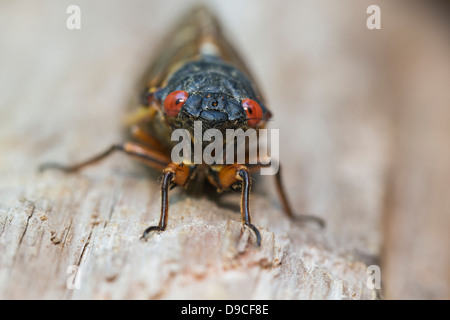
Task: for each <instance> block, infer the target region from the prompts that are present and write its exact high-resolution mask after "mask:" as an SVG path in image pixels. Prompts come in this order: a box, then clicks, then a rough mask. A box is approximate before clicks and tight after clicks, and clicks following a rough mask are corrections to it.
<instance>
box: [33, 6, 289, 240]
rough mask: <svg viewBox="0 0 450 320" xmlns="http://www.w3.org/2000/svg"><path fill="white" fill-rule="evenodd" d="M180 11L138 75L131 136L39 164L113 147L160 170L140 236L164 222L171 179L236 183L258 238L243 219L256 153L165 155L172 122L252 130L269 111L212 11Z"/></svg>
mask: <svg viewBox="0 0 450 320" xmlns="http://www.w3.org/2000/svg"><path fill="white" fill-rule="evenodd" d="M187 16H188V17H189V18H188V19H186V20H185V21H184V22H183V23H182V24H181V25H179V26H178V27H177V28H176V29H175V30H174V32H173V33H171V34H170V36H169V37H168V39H167V41H166V43H165V44H164V46H163V50H162V51H161V52H160V54H159V55H158V57H157V59H156V60H155V62H154V64H153V65H152V66H151V67H150V68H149V71H148V72H147V73H146V75H145V85H144V88H143V92H142V93H141V99H140V101H141V106H140V107H139V108H136V112H135V113H134V114H133V115H132V116H131V117H130V119H131V120H130V128H131V133H132V137H133V138H132V139H131V141H129V142H125V143H121V144H117V145H113V146H111V147H110V148H109V149H107V150H106V151H105V152H103V153H101V154H99V155H98V156H96V157H93V158H91V159H89V160H87V161H85V162H83V163H80V164H78V165H74V166H61V165H57V164H47V165H44V166H43V167H42V168H43V169H47V168H57V169H62V170H65V171H76V170H78V169H80V168H82V167H84V166H86V165H89V164H93V163H95V162H97V161H99V160H101V159H103V158H105V157H106V156H108V155H109V154H111V153H112V152H113V151H122V152H124V153H126V154H128V155H131V156H133V157H135V158H138V159H139V160H142V161H143V162H144V163H146V164H147V165H149V166H150V167H152V168H155V169H157V170H161V171H162V182H161V197H162V199H161V217H160V221H159V224H158V225H156V226H151V227H149V228H147V229H146V230H145V231H144V234H143V236H142V238H143V239H146V238H147V237H148V236H149V235H150V234H151V233H152V232H153V231H164V230H165V229H166V227H167V222H168V214H169V198H168V194H169V190H170V189H171V187H172V186H181V187H183V188H188V187H189V186H190V185H192V184H193V183H202V181H198V179H199V177H206V178H207V181H208V182H209V183H210V184H212V185H213V186H214V187H215V188H216V189H217V191H218V192H222V191H225V190H228V189H230V188H233V189H236V188H238V189H240V190H241V192H242V197H241V215H242V223H243V225H244V226H246V227H249V228H250V229H251V230H252V231H253V232H254V234H255V236H256V242H257V245H260V243H261V236H260V232H259V231H258V229H257V228H256V227H255V226H254V225H253V224H252V222H251V216H250V208H249V197H250V187H251V178H250V175H251V173H253V172H255V171H257V170H259V169H260V168H261V167H262V166H263V165H262V164H260V163H259V162H258V160H257V159H256V160H255V159H247V160H248V163H237V162H236V163H231V164H230V163H227V164H215V165H208V164H205V163H194V162H193V161H191V159H184V160H183V161H178V162H174V161H172V159H171V149H172V148H173V147H174V143H175V142H174V141H172V139H171V136H172V132H173V131H174V130H176V129H185V130H187V131H189V132H190V133H192V134H194V123H195V122H200V123H201V126H202V131H205V130H207V129H210V128H214V129H217V130H219V131H220V132H222V133H223V135H224V136H225V132H226V130H227V129H243V130H247V129H249V128H252V129H255V130H258V129H260V128H263V127H264V126H265V124H266V122H267V120H269V119H270V118H271V113H270V111H269V110H268V108H267V106H266V104H265V102H264V99H263V97H262V95H261V93H260V91H259V89H258V88H257V86H256V85H255V81H254V79H253V78H252V77H251V75H250V73H249V71H248V70H247V68H246V67H245V65H244V64H243V62H242V60H241V59H240V57H239V55H238V54H237V53H236V51H235V49H234V48H233V47H232V46H231V45H230V44H229V42H228V41H227V40H226V39H225V37H224V36H223V34H222V32H221V30H220V27H219V25H218V23H217V20H216V19H215V18H214V17H213V15H212V14H211V13H210V12H209V11H208V10H206V9H205V8H198V9H195V10H194V11H193V12H192V13H191V14H189V15H187ZM202 147H204V146H202ZM250 160H253V161H250ZM250 162H251V163H252V165H249V163H250ZM275 182H276V187H277V190H278V194H279V196H280V199H281V203H282V206H283V209H284V211H285V212H286V213H287V214H288V215H289V216H291V217H293V214H292V210H291V208H290V206H289V204H288V201H287V198H286V196H285V192H284V190H283V187H282V183H281V176H280V172H279V171H278V172H277V174H276V175H275Z"/></svg>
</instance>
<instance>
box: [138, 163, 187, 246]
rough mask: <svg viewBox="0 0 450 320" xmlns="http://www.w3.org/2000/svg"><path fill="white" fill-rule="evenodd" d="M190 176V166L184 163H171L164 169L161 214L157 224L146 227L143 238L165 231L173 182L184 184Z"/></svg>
mask: <svg viewBox="0 0 450 320" xmlns="http://www.w3.org/2000/svg"><path fill="white" fill-rule="evenodd" d="M188 178H189V168H188V167H187V166H185V165H183V163H181V164H175V163H173V162H172V163H170V164H169V165H168V166H167V168H165V169H164V171H163V178H162V182H161V216H160V218H159V223H158V225H157V226H151V227H148V228H147V229H145V231H144V233H143V234H142V237H141V240H146V239H147V238H148V237H149V235H150V233H152V232H153V231H158V232H160V231H164V230H166V227H167V220H168V218H169V190H170V187H171V186H172V185H173V184H176V185H180V186H184V185H185V183H186V181H187V179H188Z"/></svg>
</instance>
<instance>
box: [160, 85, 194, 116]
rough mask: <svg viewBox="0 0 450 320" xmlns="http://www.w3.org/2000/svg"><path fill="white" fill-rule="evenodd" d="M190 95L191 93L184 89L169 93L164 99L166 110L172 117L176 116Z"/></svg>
mask: <svg viewBox="0 0 450 320" xmlns="http://www.w3.org/2000/svg"><path fill="white" fill-rule="evenodd" d="M188 97H189V93H187V92H186V91H183V90H178V91H174V92H171V93H169V95H168V96H167V97H166V100H164V112H165V113H166V114H168V115H169V116H171V117H176V116H177V115H178V113H180V110H181V107H182V106H183V104H184V103H185V102H186V100H187V98H188Z"/></svg>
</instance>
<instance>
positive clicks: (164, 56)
mask: <svg viewBox="0 0 450 320" xmlns="http://www.w3.org/2000/svg"><path fill="white" fill-rule="evenodd" d="M202 55H215V56H217V57H219V58H220V59H222V60H224V61H226V62H228V63H230V64H232V65H234V66H235V67H236V68H238V69H239V70H241V71H242V72H244V73H246V74H247V76H248V77H249V78H250V79H251V80H252V81H253V79H252V77H251V74H250V72H249V71H248V69H247V67H246V66H245V64H244V63H243V61H242V59H241V57H240V56H239V54H238V53H237V51H236V50H235V48H234V47H233V46H232V45H231V44H230V42H229V41H228V40H227V39H226V37H225V36H224V34H223V33H222V30H221V27H220V25H219V23H218V20H217V19H216V17H215V16H214V15H213V13H212V12H211V11H209V10H208V9H207V8H206V7H203V6H198V7H196V8H194V9H193V10H192V11H190V12H188V13H187V14H186V15H184V16H183V21H182V22H181V23H180V24H179V25H178V26H176V28H174V29H173V30H172V32H171V33H169V35H168V37H167V38H166V39H165V41H164V42H163V44H162V50H161V51H160V52H159V54H158V55H157V58H156V60H155V62H154V63H153V64H152V65H151V67H150V68H149V69H148V72H147V73H146V75H145V78H146V84H147V88H149V89H150V88H160V87H164V86H165V83H166V81H167V79H168V78H169V77H170V76H171V75H172V74H173V73H174V72H175V71H177V70H178V69H179V68H180V67H182V66H183V65H184V64H185V63H186V62H189V61H192V60H195V59H198V58H199V57H200V56H202Z"/></svg>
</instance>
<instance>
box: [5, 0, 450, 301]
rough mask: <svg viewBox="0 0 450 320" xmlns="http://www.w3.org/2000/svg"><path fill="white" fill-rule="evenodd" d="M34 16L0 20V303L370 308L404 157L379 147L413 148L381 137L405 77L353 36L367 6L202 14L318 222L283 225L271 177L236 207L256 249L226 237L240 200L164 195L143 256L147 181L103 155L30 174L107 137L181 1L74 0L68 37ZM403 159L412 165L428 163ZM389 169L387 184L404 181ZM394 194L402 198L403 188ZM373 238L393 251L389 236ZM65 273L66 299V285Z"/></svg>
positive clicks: (44, 14) (154, 194)
mask: <svg viewBox="0 0 450 320" xmlns="http://www.w3.org/2000/svg"><path fill="white" fill-rule="evenodd" d="M42 3H43V2H39V3H38V2H34V1H25V2H24V1H22V2H20V3H19V2H6V3H2V4H1V6H2V9H1V10H0V21H1V23H2V28H1V29H0V32H2V33H3V34H2V36H1V39H2V40H1V41H2V50H0V63H1V70H2V73H1V75H0V87H1V88H2V96H1V97H0V99H1V100H0V108H1V111H0V112H1V119H0V121H1V126H0V154H1V157H0V177H1V178H0V298H3V299H11V298H38V299H45V298H56V299H77V298H82V299H104V298H116V299H121V298H127V299H130V298H138V299H142V298H143V299H147V298H150V299H158V298H160V299H171V298H180V299H183V298H196V299H202V298H203V299H204V298H207V299H213V298H217V299H227V298H228V299H229V298H233V299H241V298H246V299H248V298H251V299H253V298H261V299H275V298H276V299H374V298H377V297H379V294H380V292H377V291H376V290H371V289H370V288H369V287H368V286H367V283H366V280H367V277H368V276H369V275H368V274H367V266H369V265H372V264H376V265H378V264H380V261H379V259H380V254H381V248H382V243H383V242H382V239H383V228H382V226H383V222H382V216H383V213H384V211H385V210H386V193H387V192H390V190H391V189H390V188H391V187H389V186H390V185H391V184H390V183H391V182H392V179H389V178H388V176H389V174H390V173H391V168H393V167H394V168H395V166H396V165H397V166H401V164H402V163H405V161H406V160H407V156H406V155H403V156H401V157H399V158H400V159H401V160H400V162H395V159H394V155H395V156H397V153H395V152H393V150H394V149H396V148H398V145H400V146H402V147H403V148H406V149H404V150H406V152H407V154H409V153H408V152H411V155H414V150H413V149H408V148H409V147H408V145H410V146H414V145H415V142H414V141H413V140H409V139H410V138H408V135H407V134H405V135H403V136H402V137H403V138H402V139H405V141H404V140H400V141H398V140H393V137H396V136H397V135H396V134H397V133H396V132H397V131H396V129H395V128H396V127H395V125H396V123H393V122H392V115H393V110H394V109H396V107H397V106H396V105H395V104H396V103H404V104H405V105H407V104H408V103H407V102H405V101H403V102H402V101H400V102H399V100H396V99H393V98H392V96H391V94H390V92H391V90H392V85H393V82H395V84H397V85H398V86H400V85H401V84H402V83H403V82H402V81H403V78H398V79H394V80H392V81H393V82H389V81H384V80H386V78H385V77H386V75H388V73H387V71H388V70H390V68H391V67H392V65H391V64H390V60H389V59H388V58H389V53H390V52H389V51H387V50H385V49H386V48H388V47H389V45H390V44H391V43H392V41H394V39H393V38H391V37H390V35H389V32H386V31H385V30H384V29H382V30H380V31H375V32H378V33H373V32H372V31H369V30H367V29H366V27H365V19H366V17H367V14H366V13H365V9H366V8H367V6H368V5H369V3H364V2H361V3H359V4H356V5H355V3H354V2H342V3H339V4H337V3H336V2H334V1H323V2H316V1H315V2H314V4H312V3H311V2H310V3H302V2H293V3H291V4H290V5H283V6H279V5H277V4H276V2H273V3H265V5H264V6H261V5H260V4H259V1H253V2H249V3H248V4H247V5H248V6H251V12H252V15H251V16H252V17H254V20H251V21H249V19H248V15H245V10H235V9H234V8H232V7H230V6H229V4H226V3H225V2H223V3H222V2H217V3H215V5H216V6H217V11H219V12H221V16H220V18H221V20H222V21H223V23H224V27H225V29H227V30H228V31H229V34H230V36H232V37H233V38H234V39H235V41H236V42H237V46H238V47H239V49H241V51H242V52H243V53H244V56H245V57H247V59H248V60H249V64H250V67H251V68H252V69H254V71H255V75H256V77H257V78H258V80H259V82H260V84H261V85H262V87H263V89H265V90H266V91H267V93H266V95H267V100H268V102H269V105H270V106H271V109H272V110H273V111H274V114H275V118H274V121H273V122H272V123H271V128H280V135H281V139H282V144H281V156H280V159H281V161H282V163H283V166H284V167H283V173H284V180H285V182H286V187H287V189H288V193H289V196H290V198H291V200H292V202H293V204H294V206H295V207H296V208H298V213H304V214H313V215H316V216H319V217H321V218H323V219H324V220H325V221H326V222H327V227H326V228H325V229H323V230H320V229H318V228H317V227H316V226H315V225H311V224H304V225H301V224H298V223H293V222H291V221H290V220H289V219H288V218H286V217H285V215H284V214H283V213H282V212H281V209H280V206H279V203H278V201H277V198H276V195H275V192H274V190H273V184H272V180H271V177H262V178H260V179H258V181H257V185H256V186H255V192H254V193H253V194H252V197H251V210H252V212H253V223H254V224H255V225H257V226H258V228H259V229H260V231H261V235H262V246H261V248H257V247H255V246H254V239H253V235H252V234H251V233H250V232H248V231H246V230H243V229H242V227H241V223H240V216H239V194H227V195H225V196H223V197H217V196H215V195H213V194H211V195H203V196H201V197H198V198H195V197H190V196H188V195H186V194H185V193H184V192H182V191H181V190H174V191H173V192H172V193H171V195H170V202H171V207H170V217H169V227H168V229H167V231H166V232H164V233H161V234H160V235H155V236H152V237H151V238H150V239H149V241H147V242H142V241H139V237H140V236H141V234H142V231H143V230H144V229H145V228H146V227H147V226H149V225H150V224H155V223H157V222H158V219H159V208H160V202H159V201H160V198H159V197H160V195H159V192H160V191H159V185H158V183H157V179H158V177H157V176H155V175H152V174H150V173H149V171H148V170H146V168H143V167H142V166H141V165H139V164H135V163H134V162H133V160H129V159H127V158H126V157H124V156H123V155H114V156H112V157H111V158H110V159H108V160H105V161H104V162H103V163H102V164H99V165H96V166H92V167H89V168H87V169H86V170H84V171H82V172H80V173H77V174H71V175H68V174H63V173H59V172H46V173H43V174H39V173H38V172H37V166H38V165H39V164H40V163H42V162H44V161H48V160H52V161H53V160H58V161H62V162H72V161H77V160H81V159H84V158H85V157H86V156H89V155H92V154H95V153H96V152H98V151H99V150H103V149H104V148H105V147H107V146H109V145H110V144H112V143H114V142H118V141H121V129H120V126H121V120H122V117H123V114H124V112H125V110H126V105H127V104H128V103H129V99H130V97H132V96H133V95H134V94H135V93H136V91H135V89H136V85H137V81H138V80H139V78H140V75H141V74H142V72H143V71H144V69H145V66H146V64H147V62H148V61H149V59H150V57H151V56H152V53H153V52H154V51H153V50H152V48H154V47H155V46H157V44H158V41H159V40H161V37H162V36H163V35H164V33H165V31H166V30H167V27H169V26H171V25H172V24H173V21H170V19H167V16H169V17H174V16H176V14H177V13H182V12H183V10H184V8H185V7H187V6H188V4H187V3H185V1H180V2H179V4H180V5H179V6H177V7H176V6H174V5H170V13H169V12H168V7H167V4H164V3H163V2H161V3H159V2H149V1H140V2H136V4H135V5H133V6H128V5H125V4H124V3H122V2H120V3H119V2H117V3H115V4H114V5H112V4H111V1H108V2H107V3H106V2H105V3H102V2H95V3H94V2H88V1H86V2H83V1H81V3H80V6H81V9H82V17H83V18H82V29H81V30H78V31H69V30H67V29H66V27H65V18H66V14H65V11H66V7H67V5H68V4H65V3H63V2H61V3H60V2H58V3H57V4H56V3H54V2H51V4H52V5H51V6H50V2H48V3H46V5H43V4H42ZM44 3H45V2H44ZM215 5H212V6H213V8H214V6H215ZM386 5H387V4H386ZM175 7H176V11H177V13H175V12H173V10H174V8H175ZM25 8H26V10H25ZM389 8H390V9H391V10H397V11H400V9H399V7H396V6H394V5H389ZM397 11H393V12H397ZM155 12H158V14H155ZM393 12H391V18H388V19H387V20H386V22H385V25H389V23H390V22H391V21H392V19H393V18H392V15H394V16H395V14H394V13H393ZM413 12H416V11H414V10H413ZM417 12H418V11H417ZM149 13H151V14H149ZM168 13H169V14H168ZM342 17H347V19H344V18H342ZM3 26H5V27H3ZM256 48H258V49H256ZM281 48H283V49H281ZM255 50H257V52H256V54H255V52H254V51H255ZM402 56H408V53H404V54H403V55H402ZM380 61H381V64H379V63H380ZM396 61H397V60H396ZM405 67H406V66H405ZM412 77H413V78H414V77H416V78H417V77H418V76H417V73H414V74H413V75H412ZM403 92H404V93H403V94H407V93H408V90H407V89H404V91H403ZM401 112H402V114H403V113H408V109H407V107H404V108H403V109H401ZM435 112H436V114H437V112H438V110H436V111H435ZM437 117H438V116H437ZM413 125H414V122H413ZM410 127H411V122H406V123H404V126H403V127H401V128H404V129H401V128H400V129H399V130H404V132H405V133H407V132H408V128H410ZM442 128H444V127H442ZM420 132H421V131H420ZM439 132H441V131H439ZM445 132H448V131H442V133H443V135H442V136H439V137H438V138H439V141H445V137H444V136H445ZM402 134H403V133H402ZM416 138H417V136H413V137H412V138H411V139H416ZM434 138H435V137H434V136H433V137H429V139H434ZM427 139H428V137H427V138H426V140H425V141H428V140H427ZM396 143H397V145H396ZM408 143H409V144H408ZM424 143H426V142H424ZM399 150H402V149H401V148H400V149H399ZM408 150H411V151H408ZM434 152H435V154H436V155H440V152H439V148H438V147H437V148H436V149H434ZM417 161H418V162H417V163H416V164H417V166H418V167H420V163H422V161H423V163H425V162H426V159H424V158H420V160H417ZM442 166H444V164H442ZM395 170H397V169H395ZM396 172H397V174H398V175H391V176H394V177H400V178H398V179H401V176H403V175H406V174H407V173H408V170H407V169H403V171H402V169H401V168H400V169H398V170H397V171H396ZM433 172H435V173H436V172H438V171H433ZM437 179H439V178H437ZM440 179H442V178H440ZM439 181H441V182H442V181H444V180H439ZM396 183H399V185H398V187H397V188H398V190H400V189H401V187H402V185H403V182H402V181H400V180H397V182H396ZM442 183H444V182H442ZM414 185H415V184H414ZM411 188H413V184H411ZM436 196H437V197H438V195H436ZM444 198H445V197H442V198H441V196H439V199H444ZM402 201H406V202H407V201H408V197H407V196H405V197H404V200H402ZM389 208H392V207H389ZM389 210H391V209H389ZM397 216H398V218H399V219H400V222H399V221H394V222H392V221H390V220H387V221H390V222H389V223H391V222H392V223H393V224H395V225H398V224H399V223H401V221H405V217H404V214H403V213H397ZM389 219H390V218H389ZM433 230H435V229H433V228H431V229H430V230H425V231H423V232H424V233H423V234H424V237H425V236H426V235H428V234H429V233H430V232H433ZM388 234H389V238H388V244H389V245H390V244H392V243H393V242H395V240H396V239H395V236H394V235H393V231H392V230H390V231H389V233H388ZM439 234H441V233H439ZM413 237H414V236H413V234H409V235H408V236H407V237H406V238H403V241H406V239H411V238H413ZM437 239H439V241H441V240H442V239H443V238H439V237H437ZM433 241H434V240H433ZM433 243H434V242H431V243H427V244H426V247H428V246H432V245H433ZM389 248H390V247H388V248H387V250H385V251H387V252H388V254H387V255H386V256H387V257H390V260H389V263H392V264H391V265H390V266H389V265H386V264H385V265H386V266H387V267H386V268H387V270H390V271H389V276H388V277H386V279H389V281H391V282H390V283H392V284H393V285H395V281H394V280H392V277H393V276H394V275H398V273H395V272H394V271H395V267H393V266H395V263H399V261H398V260H396V257H395V256H394V257H392V255H393V253H390V251H389V250H390V249H389ZM408 257H411V256H408ZM433 257H434V255H433V254H430V259H432V258H433ZM444 257H445V256H444ZM446 257H448V255H447V256H446ZM442 263H443V264H442V265H441V266H445V265H447V266H448V265H449V263H448V262H445V261H443V262H442ZM445 263H447V264H445ZM71 266H75V268H76V269H78V273H77V277H78V278H77V280H79V285H80V288H79V289H73V290H72V289H70V288H68V285H67V283H68V282H67V281H68V279H71V276H72V274H70V272H71V271H72V270H73V269H71ZM392 270H394V271H392ZM68 271H69V273H67V272H68ZM383 272H384V269H383V267H382V279H383V281H385V278H384V277H383V275H384V273H383ZM400 279H401V278H400ZM397 281H400V282H401V281H402V280H397ZM397 283H398V282H397ZM383 284H385V283H384V282H383ZM391 288H392V287H391ZM430 290H431V289H430ZM390 292H393V294H392V296H391V297H394V298H395V297H399V296H400V294H399V293H398V292H401V291H395V290H394V289H391V290H390ZM447 292H448V291H447ZM394 293H395V294H394ZM440 293H441V294H445V288H444V289H443V290H442V291H440ZM402 294H403V293H402ZM400 297H401V296H400Z"/></svg>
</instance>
